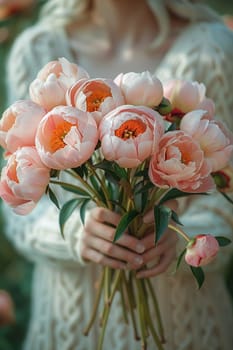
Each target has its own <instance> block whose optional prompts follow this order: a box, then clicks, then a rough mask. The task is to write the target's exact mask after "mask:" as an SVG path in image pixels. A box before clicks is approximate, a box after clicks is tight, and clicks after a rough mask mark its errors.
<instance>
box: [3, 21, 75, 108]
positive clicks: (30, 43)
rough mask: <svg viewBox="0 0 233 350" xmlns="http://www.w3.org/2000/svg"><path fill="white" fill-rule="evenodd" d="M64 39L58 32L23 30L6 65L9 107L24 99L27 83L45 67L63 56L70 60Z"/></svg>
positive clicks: (68, 49)
mask: <svg viewBox="0 0 233 350" xmlns="http://www.w3.org/2000/svg"><path fill="white" fill-rule="evenodd" d="M66 39H67V38H66V35H65V32H64V31H62V30H61V29H60V30H58V29H55V28H54V30H51V29H50V30H47V29H46V27H44V26H42V25H40V24H38V25H35V26H33V27H31V28H28V29H26V30H25V31H24V32H23V33H22V34H21V35H20V36H19V37H18V38H17V39H16V40H15V42H14V45H13V47H12V49H11V52H10V54H9V57H8V63H7V83H8V84H7V89H8V100H9V103H12V102H13V101H15V100H16V99H24V98H27V97H28V87H29V85H30V83H31V81H32V80H33V79H34V78H35V77H36V75H37V73H38V71H39V70H40V69H41V68H42V67H43V66H44V65H45V64H46V63H48V62H49V61H51V60H56V59H58V58H59V57H63V56H64V57H66V58H67V59H68V60H70V61H72V60H73V57H72V53H71V51H70V47H69V44H68V41H67V40H66ZM58 42H59V45H58Z"/></svg>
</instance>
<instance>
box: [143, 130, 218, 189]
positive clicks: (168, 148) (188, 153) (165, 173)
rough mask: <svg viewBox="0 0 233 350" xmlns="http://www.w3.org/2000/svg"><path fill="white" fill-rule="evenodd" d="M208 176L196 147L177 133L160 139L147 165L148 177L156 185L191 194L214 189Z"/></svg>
mask: <svg viewBox="0 0 233 350" xmlns="http://www.w3.org/2000/svg"><path fill="white" fill-rule="evenodd" d="M210 172H211V167H210V166H209V164H208V162H206V160H205V157H204V153H203V151H202V150H201V148H200V146H199V144H198V143H197V142H196V141H195V140H193V139H192V137H191V136H190V135H188V134H185V133H184V132H183V131H179V130H178V131H172V132H167V133H166V134H165V135H164V136H163V137H162V138H161V140H160V142H159V147H158V150H157V152H156V153H154V154H153V156H152V157H151V160H150V165H149V177H150V179H151V181H152V182H153V183H154V184H155V185H157V186H158V187H162V188H169V187H174V188H177V189H179V190H181V191H184V192H190V193H200V192H206V191H210V190H213V189H214V188H215V184H214V181H213V179H212V177H211V176H210Z"/></svg>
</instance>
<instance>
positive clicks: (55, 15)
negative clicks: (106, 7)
mask: <svg viewBox="0 0 233 350" xmlns="http://www.w3.org/2000/svg"><path fill="white" fill-rule="evenodd" d="M146 1H147V3H148V5H149V7H150V9H151V11H152V12H153V14H154V16H155V18H156V20H157V21H158V26H159V34H158V36H157V37H156V38H155V39H154V41H153V42H152V43H151V45H150V48H151V49H152V50H154V49H156V48H158V47H160V46H161V45H162V44H163V43H164V42H165V41H166V39H167V37H168V36H169V33H170V16H169V15H170V13H172V14H175V15H176V16H178V17H180V18H182V19H184V20H188V21H190V22H196V21H207V22H212V21H221V19H220V16H218V14H217V13H216V12H215V11H214V10H212V9H211V8H209V7H208V6H206V5H204V4H201V3H199V2H197V1H192V0H146ZM92 9H93V0H69V1H67V0H50V1H48V2H47V3H46V4H45V5H44V7H43V9H42V11H41V15H40V21H41V22H43V24H48V26H50V25H51V23H52V25H53V26H57V27H59V26H62V27H64V28H66V27H68V26H70V25H71V24H72V23H74V22H76V23H79V22H80V24H81V23H82V22H83V21H85V20H87V19H88V17H89V16H90V14H91V11H92Z"/></svg>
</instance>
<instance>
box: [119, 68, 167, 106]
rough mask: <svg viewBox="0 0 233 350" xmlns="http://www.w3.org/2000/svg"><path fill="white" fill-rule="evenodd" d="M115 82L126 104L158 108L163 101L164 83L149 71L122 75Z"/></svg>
mask: <svg viewBox="0 0 233 350" xmlns="http://www.w3.org/2000/svg"><path fill="white" fill-rule="evenodd" d="M114 81H115V83H116V84H117V85H118V86H119V87H120V88H121V91H122V92H123V95H124V97H125V102H126V104H129V105H135V106H147V107H156V106H158V105H159V104H160V102H161V101H162V99H163V86H162V83H161V82H160V80H159V79H158V78H156V77H155V75H152V74H151V73H149V72H148V71H145V72H142V73H134V72H130V73H126V74H123V73H121V74H119V75H118V76H117V77H116V78H115V80H114Z"/></svg>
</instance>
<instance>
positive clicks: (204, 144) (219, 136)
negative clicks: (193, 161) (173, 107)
mask: <svg viewBox="0 0 233 350" xmlns="http://www.w3.org/2000/svg"><path fill="white" fill-rule="evenodd" d="M180 130H183V131H184V132H186V133H188V134H189V135H191V136H192V138H193V139H195V140H196V141H197V142H198V143H199V144H200V147H201V149H202V150H203V152H204V156H205V158H206V159H207V160H208V162H209V164H210V166H211V167H212V171H213V172H215V171H218V170H220V169H222V168H224V167H225V166H226V165H227V163H228V162H229V160H230V157H231V154H232V150H233V135H232V133H231V132H230V131H229V130H227V129H226V127H225V126H224V125H223V124H222V123H220V122H217V121H214V120H208V119H207V118H206V112H205V111H203V110H197V111H193V112H190V113H187V114H186V115H185V116H184V117H183V118H182V120H181V123H180Z"/></svg>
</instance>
